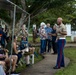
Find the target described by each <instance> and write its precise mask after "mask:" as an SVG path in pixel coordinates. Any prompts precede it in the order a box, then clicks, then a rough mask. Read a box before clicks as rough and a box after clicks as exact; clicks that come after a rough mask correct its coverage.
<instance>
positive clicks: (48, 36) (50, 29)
mask: <svg viewBox="0 0 76 75" xmlns="http://www.w3.org/2000/svg"><path fill="white" fill-rule="evenodd" d="M45 31H46V34H47V39H51V36H50V35H48V33H51V32H52V28H51V27H46V28H45Z"/></svg>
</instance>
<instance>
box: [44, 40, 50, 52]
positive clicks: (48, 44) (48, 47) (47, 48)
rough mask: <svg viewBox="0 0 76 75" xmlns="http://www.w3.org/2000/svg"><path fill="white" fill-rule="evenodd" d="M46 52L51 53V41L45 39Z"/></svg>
mask: <svg viewBox="0 0 76 75" xmlns="http://www.w3.org/2000/svg"><path fill="white" fill-rule="evenodd" d="M46 50H47V51H48V52H49V51H51V40H50V39H46ZM46 50H45V51H46Z"/></svg>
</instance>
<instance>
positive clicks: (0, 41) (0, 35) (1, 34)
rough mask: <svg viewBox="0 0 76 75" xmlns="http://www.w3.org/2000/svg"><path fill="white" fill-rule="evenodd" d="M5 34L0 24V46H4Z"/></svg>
mask: <svg viewBox="0 0 76 75" xmlns="http://www.w3.org/2000/svg"><path fill="white" fill-rule="evenodd" d="M6 38H7V36H6V34H5V33H4V32H3V30H2V26H1V25H0V44H1V46H3V47H5V40H6Z"/></svg>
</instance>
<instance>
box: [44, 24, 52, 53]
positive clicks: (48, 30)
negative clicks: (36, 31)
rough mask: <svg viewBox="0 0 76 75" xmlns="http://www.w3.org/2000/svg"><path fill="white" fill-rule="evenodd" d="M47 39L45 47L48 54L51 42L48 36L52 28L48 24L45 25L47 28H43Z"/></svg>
mask: <svg viewBox="0 0 76 75" xmlns="http://www.w3.org/2000/svg"><path fill="white" fill-rule="evenodd" d="M45 31H46V34H47V38H46V47H48V49H47V50H48V52H50V49H51V41H52V37H51V36H50V35H49V34H50V33H51V32H52V28H51V27H50V23H47V27H46V28H45Z"/></svg>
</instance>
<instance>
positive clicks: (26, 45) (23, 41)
mask: <svg viewBox="0 0 76 75" xmlns="http://www.w3.org/2000/svg"><path fill="white" fill-rule="evenodd" d="M27 48H28V51H26V49H27ZM20 49H21V50H22V51H23V50H24V49H25V52H32V54H30V55H27V56H26V58H25V59H26V66H30V56H31V57H32V64H34V51H35V48H34V47H32V46H31V45H30V44H29V43H28V41H27V38H26V37H25V36H23V37H22V38H21V42H20Z"/></svg>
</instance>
